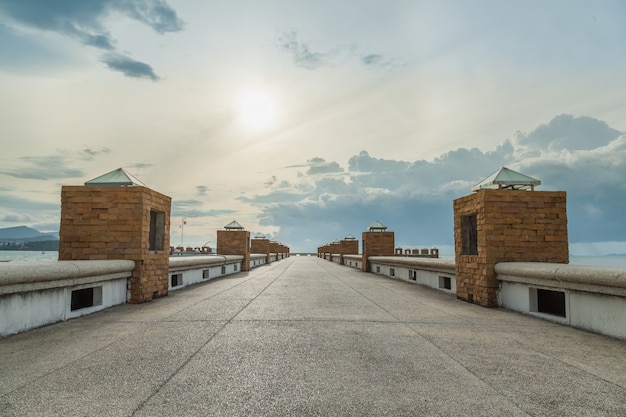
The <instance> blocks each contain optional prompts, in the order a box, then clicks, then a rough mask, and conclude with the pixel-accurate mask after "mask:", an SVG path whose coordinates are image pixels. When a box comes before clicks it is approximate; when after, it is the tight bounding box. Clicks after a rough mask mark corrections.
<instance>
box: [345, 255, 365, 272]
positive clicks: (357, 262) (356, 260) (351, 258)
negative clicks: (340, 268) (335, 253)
mask: <svg viewBox="0 0 626 417" xmlns="http://www.w3.org/2000/svg"><path fill="white" fill-rule="evenodd" d="M343 264H344V265H346V266H351V267H352V268H356V269H363V268H362V266H363V256H361V255H343Z"/></svg>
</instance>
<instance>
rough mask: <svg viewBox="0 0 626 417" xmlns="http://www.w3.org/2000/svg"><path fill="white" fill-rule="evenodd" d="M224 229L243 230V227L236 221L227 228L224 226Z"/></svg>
mask: <svg viewBox="0 0 626 417" xmlns="http://www.w3.org/2000/svg"><path fill="white" fill-rule="evenodd" d="M224 229H228V230H233V229H238V230H243V226H242V225H240V224H239V223H237V221H236V220H233V221H232V222H230V223H228V224H227V225H226V226H224Z"/></svg>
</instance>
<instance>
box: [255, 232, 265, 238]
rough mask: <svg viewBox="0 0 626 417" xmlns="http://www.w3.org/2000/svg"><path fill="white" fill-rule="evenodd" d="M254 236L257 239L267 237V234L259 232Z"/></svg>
mask: <svg viewBox="0 0 626 417" xmlns="http://www.w3.org/2000/svg"><path fill="white" fill-rule="evenodd" d="M254 238H255V239H265V235H264V234H263V233H257V234H256V236H255V237H254Z"/></svg>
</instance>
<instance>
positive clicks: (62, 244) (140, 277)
mask: <svg viewBox="0 0 626 417" xmlns="http://www.w3.org/2000/svg"><path fill="white" fill-rule="evenodd" d="M113 173H116V174H119V175H122V174H121V173H124V174H127V173H126V172H125V171H123V170H121V169H120V170H117V171H113V172H112V173H109V174H106V175H110V174H113ZM103 177H105V176H103ZM99 178H100V177H99ZM99 184H102V183H100V182H98V181H96V180H92V181H91V182H87V183H85V185H84V186H63V187H62V188H61V225H60V231H59V238H60V239H59V260H60V261H71V260H96V259H97V260H104V259H130V260H133V261H135V269H134V270H133V273H132V277H131V279H130V289H129V297H128V301H129V302H130V303H142V302H145V301H150V300H152V299H154V298H157V297H161V296H164V295H167V291H168V268H169V245H170V209H171V203H172V200H171V198H170V197H168V196H166V195H163V194H160V193H158V192H156V191H154V190H151V189H149V188H147V187H145V186H143V185H135V184H134V183H132V182H130V183H126V182H124V183H121V184H122V185H119V184H118V183H114V182H109V183H105V184H106V185H99Z"/></svg>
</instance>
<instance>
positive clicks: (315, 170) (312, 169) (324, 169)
mask: <svg viewBox="0 0 626 417" xmlns="http://www.w3.org/2000/svg"><path fill="white" fill-rule="evenodd" d="M304 167H308V168H309V169H308V170H307V171H306V173H307V174H308V175H315V174H329V173H338V172H343V168H341V166H339V164H338V163H337V162H326V160H325V159H324V158H320V157H315V158H311V159H308V160H307V161H306V163H305V164H299V165H290V166H288V167H287V168H304ZM272 178H273V179H274V181H276V177H272Z"/></svg>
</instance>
